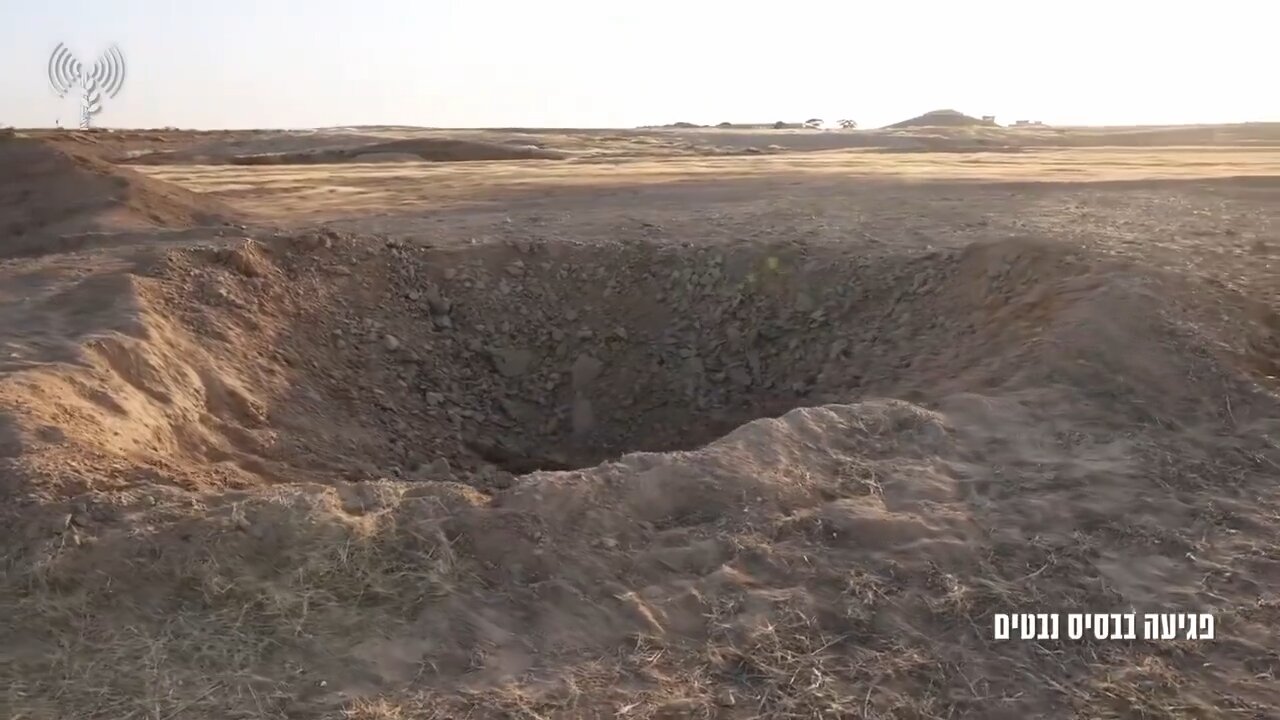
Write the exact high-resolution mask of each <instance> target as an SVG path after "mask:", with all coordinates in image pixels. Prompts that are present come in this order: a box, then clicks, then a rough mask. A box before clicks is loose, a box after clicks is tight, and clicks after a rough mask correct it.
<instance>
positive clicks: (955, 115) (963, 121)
mask: <svg viewBox="0 0 1280 720" xmlns="http://www.w3.org/2000/svg"><path fill="white" fill-rule="evenodd" d="M886 127H887V128H889V129H902V128H913V127H997V125H996V123H995V122H993V121H991V120H983V119H981V118H976V117H970V116H968V115H965V114H964V113H962V112H959V111H956V110H933V111H931V112H927V113H925V114H923V115H917V116H916V117H913V118H910V119H908V120H903V121H902V122H896V123H894V124H892V125H887V126H886Z"/></svg>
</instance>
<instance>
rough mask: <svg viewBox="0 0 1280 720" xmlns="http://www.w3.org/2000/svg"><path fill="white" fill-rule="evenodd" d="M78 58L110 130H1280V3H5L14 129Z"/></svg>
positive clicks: (69, 109)
mask: <svg viewBox="0 0 1280 720" xmlns="http://www.w3.org/2000/svg"><path fill="white" fill-rule="evenodd" d="M59 42H65V43H66V44H67V45H68V47H69V48H70V49H71V50H72V52H74V53H75V55H76V56H77V57H79V58H80V59H81V60H82V61H83V62H85V63H86V64H92V61H93V59H95V58H97V57H98V56H99V55H100V54H101V53H102V51H103V50H105V49H106V48H107V47H108V46H109V45H110V44H112V43H116V44H118V45H119V47H120V50H121V52H122V53H123V55H124V57H125V60H126V63H127V68H128V74H127V77H126V81H125V84H124V87H123V89H122V90H121V92H120V94H119V95H117V96H116V97H115V98H114V99H112V100H107V101H105V103H104V108H103V110H102V112H101V113H100V114H99V115H97V116H95V124H96V125H100V126H105V127H162V126H167V125H173V126H178V127H184V128H253V127H269V128H304V127H326V126H340V125H369V124H400V125H422V126H436V127H511V126H524V127H632V126H636V125H645V124H663V123H669V122H675V121H681V120H682V121H688V122H697V123H705V124H714V123H718V122H721V121H726V120H727V121H732V122H772V121H774V120H804V119H806V118H809V117H821V118H825V119H827V120H828V121H835V120H837V119H840V118H845V117H849V118H853V119H855V120H857V121H858V122H859V123H860V124H861V125H862V126H863V127H875V126H879V125H883V124H887V123H890V122H895V121H897V120H901V119H904V118H907V117H910V116H913V115H918V114H920V113H922V112H925V111H928V110H933V109H937V108H954V109H956V110H960V111H961V112H966V113H969V114H971V115H988V114H991V115H996V116H997V119H998V120H1000V121H1001V122H1012V121H1013V120H1015V119H1022V118H1025V119H1033V120H1035V119H1038V120H1043V121H1044V122H1047V123H1050V124H1064V125H1065V124H1091V125H1099V124H1139V123H1143V124H1164V123H1210V122H1243V121H1252V120H1271V121H1277V120H1280V0H1214V1H1212V2H1199V1H1192V0H1067V1H1065V2H1047V1H1045V0H1018V1H1012V0H964V1H962V2H956V1H955V0H906V1H900V2H895V1H894V0H875V1H873V2H872V1H864V0H808V1H807V2H802V1H797V0H786V1H785V2H782V1H777V0H774V1H772V2H771V1H768V0H642V1H639V2H617V1H611V0H469V1H464V0H355V1H351V0H347V1H339V0H205V1H203V2H198V1H195V0H192V1H190V2H165V1H164V0H111V1H108V0H96V1H90V0H53V1H52V2H44V3H39V2H32V0H0V125H14V126H18V127H47V126H52V125H54V122H55V119H58V118H60V119H61V121H62V124H63V125H64V126H74V125H75V124H76V123H77V121H78V110H77V107H78V106H77V101H76V99H75V98H74V97H69V98H68V99H66V100H59V99H58V98H57V96H56V95H55V94H54V93H53V91H52V90H51V89H50V88H49V84H48V80H47V77H46V64H47V61H48V58H49V54H50V52H51V51H52V50H53V48H54V47H55V46H56V45H57V44H58V43H59Z"/></svg>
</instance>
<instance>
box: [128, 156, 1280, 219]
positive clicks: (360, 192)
mask: <svg viewBox="0 0 1280 720" xmlns="http://www.w3.org/2000/svg"><path fill="white" fill-rule="evenodd" d="M1277 168H1280V149H1276V150H1259V149H1247V148H1204V147H1199V148H1079V149H1071V150H1063V149H1044V150H1028V151H1026V152H1021V153H1004V152H995V153H952V152H946V153H883V152H863V151H831V152H815V153H805V154H788V155H773V156H744V157H727V158H684V157H682V158H668V159H636V160H630V161H626V162H621V163H617V164H614V163H583V162H567V163H563V162H562V163H533V164H531V163H520V162H493V163H467V164H458V163H445V164H439V163H436V164H433V163H393V164H371V165H358V164H342V165H307V166H272V167H265V168H264V167H252V168H246V167H240V166H221V165H216V166H189V165H170V166H155V167H140V168H138V169H139V170H140V171H142V172H144V173H146V174H148V175H150V176H152V177H155V178H158V179H161V180H166V181H169V182H174V183H177V184H178V185H181V186H183V187H185V188H188V189H190V190H195V191H197V192H201V193H207V194H209V195H212V196H214V197H218V198H222V199H226V200H229V201H232V202H234V204H235V205H236V206H238V207H241V208H244V209H245V210H248V211H250V212H253V213H255V214H256V215H258V216H259V217H262V218H264V219H289V218H302V217H308V218H316V217H326V216H334V215H337V214H346V213H357V212H361V213H363V212H377V211H406V210H412V211H414V212H420V211H423V210H426V209H430V208H434V207H440V206H448V205H452V204H457V203H466V202H467V201H470V200H481V199H482V200H486V201H491V200H493V199H495V198H501V197H503V196H504V195H511V194H516V193H520V194H528V193H540V192H546V191H551V190H568V189H579V190H591V189H592V188H599V189H601V190H604V191H607V190H609V189H610V188H614V187H617V186H627V187H644V186H646V185H660V184H667V183H679V182H689V181H708V180H735V179H736V180H771V181H785V182H791V183H795V184H804V183H812V182H833V181H842V182H843V181H850V182H854V181H865V180H866V179H870V178H889V179H898V180H966V181H1000V182H1054V181H1066V182H1097V181H1118V180H1164V179H1189V178H1214V177H1223V176H1273V175H1275V174H1276V173H1277Z"/></svg>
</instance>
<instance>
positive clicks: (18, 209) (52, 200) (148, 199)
mask: <svg viewBox="0 0 1280 720" xmlns="http://www.w3.org/2000/svg"><path fill="white" fill-rule="evenodd" d="M232 217H234V213H232V211H231V210H230V209H229V208H226V207H225V206H223V205H222V204H221V203H219V202H218V201H216V200H212V199H210V198H206V197H202V196H201V195H199V194H197V193H193V192H191V191H189V190H185V189H183V188H180V187H177V186H175V185H171V184H169V183H165V182H162V181H159V180H154V179H151V178H147V177H143V176H142V175H139V174H138V173H135V172H132V171H130V170H127V169H124V168H120V167H117V166H115V165H112V164H111V163H108V162H105V161H103V160H101V159H99V158H97V157H96V156H94V155H91V154H86V153H83V152H75V151H72V150H69V149H60V148H57V147H54V146H53V145H51V144H49V143H45V142H42V141H39V140H35V139H31V138H23V137H16V138H12V139H9V140H5V141H2V142H0V256H3V255H6V254H8V253H7V252H6V249H5V246H6V244H9V243H13V242H21V240H22V238H23V237H24V236H29V235H36V234H49V235H56V234H59V233H75V232H91V231H103V230H120V229H136V228H177V227H190V226H193V225H215V224H221V223H223V222H225V221H228V220H229V219H230V218H232Z"/></svg>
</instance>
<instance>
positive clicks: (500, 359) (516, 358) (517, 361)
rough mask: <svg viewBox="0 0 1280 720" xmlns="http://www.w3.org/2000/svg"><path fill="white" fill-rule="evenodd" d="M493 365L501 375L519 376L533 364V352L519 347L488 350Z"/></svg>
mask: <svg viewBox="0 0 1280 720" xmlns="http://www.w3.org/2000/svg"><path fill="white" fill-rule="evenodd" d="M489 357H490V359H492V360H493V366H494V368H495V369H496V370H497V371H498V373H499V374H501V375H502V376H503V377H509V378H512V377H519V376H521V375H524V374H525V373H527V372H528V371H529V367H530V366H531V365H533V353H531V352H529V351H528V350H523V349H520V348H497V349H492V350H490V351H489Z"/></svg>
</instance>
